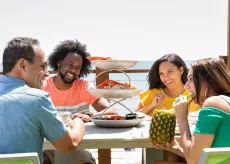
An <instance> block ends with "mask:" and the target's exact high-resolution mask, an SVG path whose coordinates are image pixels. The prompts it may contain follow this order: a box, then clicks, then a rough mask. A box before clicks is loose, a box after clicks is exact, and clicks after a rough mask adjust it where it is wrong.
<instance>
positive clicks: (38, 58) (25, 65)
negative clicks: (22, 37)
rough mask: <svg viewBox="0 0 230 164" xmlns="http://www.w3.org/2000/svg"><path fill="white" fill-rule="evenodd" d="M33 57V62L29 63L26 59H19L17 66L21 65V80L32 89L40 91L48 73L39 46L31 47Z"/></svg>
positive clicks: (43, 55)
mask: <svg viewBox="0 0 230 164" xmlns="http://www.w3.org/2000/svg"><path fill="white" fill-rule="evenodd" d="M33 48H34V52H35V57H34V62H33V63H30V62H29V61H28V60H27V59H23V58H21V59H20V61H19V63H20V64H19V65H21V67H22V68H21V70H25V71H23V73H22V79H23V80H24V81H25V82H26V84H27V85H29V86H30V87H32V88H38V89H41V88H42V86H43V82H44V80H45V78H46V77H47V76H49V72H48V71H47V61H46V58H45V54H44V52H43V51H42V49H41V48H40V47H39V46H33Z"/></svg>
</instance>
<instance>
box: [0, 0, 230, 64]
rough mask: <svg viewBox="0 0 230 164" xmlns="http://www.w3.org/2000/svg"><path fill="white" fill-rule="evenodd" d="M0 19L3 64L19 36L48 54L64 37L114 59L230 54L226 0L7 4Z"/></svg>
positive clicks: (73, 0)
mask: <svg viewBox="0 0 230 164" xmlns="http://www.w3.org/2000/svg"><path fill="white" fill-rule="evenodd" d="M0 20H1V28H0V29H1V30H0V57H1V59H0V61H1V60H2V52H3V49H4V47H5V45H6V43H7V41H9V40H10V39H12V38H13V37H15V36H29V37H35V38H37V39H39V40H40V42H41V46H42V48H43V49H44V51H45V53H46V55H49V54H50V52H51V51H52V49H53V48H54V46H55V45H56V44H57V43H59V42H60V41H63V40H65V39H78V40H79V41H80V42H82V43H85V44H87V48H88V51H89V52H90V54H91V55H92V56H111V57H112V58H115V59H132V60H155V59H157V58H159V57H160V56H162V55H164V54H166V53H177V54H178V55H180V56H181V57H182V58H183V59H185V60H189V59H192V60H195V59H200V58H204V57H218V56H219V55H226V54H227V0H84V1H80V0H65V1H63V0H55V1H54V0H50V1H45V0H39V1H33V0H20V1H19V0H18V1H16V0H7V1H2V2H1V5H0Z"/></svg>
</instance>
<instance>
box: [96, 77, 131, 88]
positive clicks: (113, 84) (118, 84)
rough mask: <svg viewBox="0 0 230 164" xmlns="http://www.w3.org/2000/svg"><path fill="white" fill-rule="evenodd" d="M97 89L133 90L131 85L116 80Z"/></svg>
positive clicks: (107, 81)
mask: <svg viewBox="0 0 230 164" xmlns="http://www.w3.org/2000/svg"><path fill="white" fill-rule="evenodd" d="M97 88H98V89H110V88H117V89H131V88H130V86H129V85H126V84H123V83H121V82H118V81H115V80H109V79H108V80H105V81H104V82H102V83H101V84H99V85H98V86H97Z"/></svg>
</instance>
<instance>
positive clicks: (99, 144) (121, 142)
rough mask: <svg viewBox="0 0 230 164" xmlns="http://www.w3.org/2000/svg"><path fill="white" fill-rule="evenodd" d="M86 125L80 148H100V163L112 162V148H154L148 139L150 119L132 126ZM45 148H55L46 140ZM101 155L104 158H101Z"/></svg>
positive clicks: (107, 163)
mask: <svg viewBox="0 0 230 164" xmlns="http://www.w3.org/2000/svg"><path fill="white" fill-rule="evenodd" d="M85 126H86V133H85V135H84V137H83V139H82V142H81V143H80V145H79V147H78V148H79V149H99V151H98V157H99V159H98V160H99V164H105V163H106V164H109V163H111V156H110V149H111V148H152V145H151V144H150V142H149V139H148V137H149V120H144V121H143V122H142V123H141V124H140V125H139V126H137V127H131V128H101V127H97V126H95V125H94V124H93V123H92V122H90V123H86V124H85ZM44 150H55V148H54V147H53V145H52V144H51V143H50V142H49V141H47V140H45V142H44ZM102 153H103V154H102ZM100 156H102V157H103V158H101V159H100ZM57 162H58V161H57ZM56 164H57V163H56Z"/></svg>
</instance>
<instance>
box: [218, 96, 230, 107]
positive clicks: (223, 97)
mask: <svg viewBox="0 0 230 164" xmlns="http://www.w3.org/2000/svg"><path fill="white" fill-rule="evenodd" d="M220 97H221V98H222V99H224V101H226V102H227V103H228V104H229V105H230V102H229V101H228V100H226V98H225V96H224V95H220Z"/></svg>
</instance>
